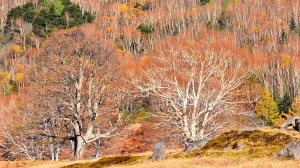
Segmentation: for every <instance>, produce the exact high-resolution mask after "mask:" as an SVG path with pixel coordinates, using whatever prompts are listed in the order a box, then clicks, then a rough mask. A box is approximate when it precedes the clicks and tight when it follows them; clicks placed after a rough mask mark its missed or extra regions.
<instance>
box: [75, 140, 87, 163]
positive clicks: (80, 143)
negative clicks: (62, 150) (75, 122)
mask: <svg viewBox="0 0 300 168" xmlns="http://www.w3.org/2000/svg"><path fill="white" fill-rule="evenodd" d="M84 147H85V141H84V140H83V138H82V136H79V135H77V136H76V137H75V140H74V153H73V159H74V160H78V159H82V156H83V152H84Z"/></svg>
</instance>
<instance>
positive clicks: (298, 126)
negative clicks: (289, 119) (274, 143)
mask: <svg viewBox="0 0 300 168" xmlns="http://www.w3.org/2000/svg"><path fill="white" fill-rule="evenodd" d="M294 129H295V130H297V131H300V119H296V120H295V127H294Z"/></svg>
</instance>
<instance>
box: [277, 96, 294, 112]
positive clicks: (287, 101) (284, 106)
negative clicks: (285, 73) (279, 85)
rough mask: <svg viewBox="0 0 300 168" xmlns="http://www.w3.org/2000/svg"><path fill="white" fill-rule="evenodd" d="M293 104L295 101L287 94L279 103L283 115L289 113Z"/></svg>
mask: <svg viewBox="0 0 300 168" xmlns="http://www.w3.org/2000/svg"><path fill="white" fill-rule="evenodd" d="M292 103H293V99H292V98H291V97H290V96H289V95H288V94H287V93H286V94H284V96H283V98H282V99H281V100H280V101H279V102H278V108H279V111H280V112H281V113H286V114H287V113H288V112H289V109H290V108H291V105H292Z"/></svg>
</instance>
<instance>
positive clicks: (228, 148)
mask: <svg viewBox="0 0 300 168" xmlns="http://www.w3.org/2000/svg"><path fill="white" fill-rule="evenodd" d="M223 149H224V150H231V149H232V148H231V147H230V146H226V147H225V148H223Z"/></svg>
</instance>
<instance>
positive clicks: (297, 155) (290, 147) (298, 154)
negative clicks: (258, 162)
mask: <svg viewBox="0 0 300 168" xmlns="http://www.w3.org/2000/svg"><path fill="white" fill-rule="evenodd" d="M276 157H285V158H290V159H300V143H299V142H296V141H291V142H290V143H289V144H287V146H285V147H284V148H283V149H281V150H280V151H279V152H278V153H277V154H276Z"/></svg>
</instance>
